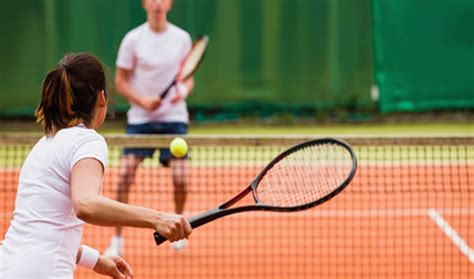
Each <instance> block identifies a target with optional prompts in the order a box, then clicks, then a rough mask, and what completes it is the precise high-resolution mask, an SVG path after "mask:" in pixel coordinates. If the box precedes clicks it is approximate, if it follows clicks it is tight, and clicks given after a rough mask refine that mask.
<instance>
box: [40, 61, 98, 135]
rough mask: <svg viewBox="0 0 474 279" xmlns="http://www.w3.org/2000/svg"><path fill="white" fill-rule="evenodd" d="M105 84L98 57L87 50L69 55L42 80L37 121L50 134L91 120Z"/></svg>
mask: <svg viewBox="0 0 474 279" xmlns="http://www.w3.org/2000/svg"><path fill="white" fill-rule="evenodd" d="M106 84H107V82H106V78H105V72H104V68H103V66H102V64H101V63H100V61H99V60H98V59H97V58H95V57H94V56H92V55H90V54H87V53H77V54H68V55H66V56H65V57H64V58H63V59H62V60H61V61H60V62H59V64H58V65H56V67H55V68H54V69H52V70H51V71H49V73H48V74H47V75H46V78H45V79H44V81H43V85H42V86H41V101H40V104H39V106H38V108H37V110H36V122H38V123H40V124H42V125H43V126H44V130H45V133H46V135H48V136H49V135H54V134H55V133H56V132H57V131H59V130H61V129H63V128H68V127H73V126H76V125H78V124H79V123H81V122H85V124H88V123H89V122H90V121H91V120H92V117H93V116H94V113H95V112H94V108H95V104H96V101H97V98H98V96H99V93H100V91H102V90H106Z"/></svg>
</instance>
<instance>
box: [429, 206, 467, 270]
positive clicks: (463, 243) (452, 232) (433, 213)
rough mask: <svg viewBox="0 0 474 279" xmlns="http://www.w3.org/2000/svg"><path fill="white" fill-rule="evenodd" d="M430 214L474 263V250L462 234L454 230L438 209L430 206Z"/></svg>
mask: <svg viewBox="0 0 474 279" xmlns="http://www.w3.org/2000/svg"><path fill="white" fill-rule="evenodd" d="M428 216H430V218H431V219H433V221H434V222H435V223H436V225H438V227H439V228H440V229H441V230H442V231H443V232H444V234H446V236H447V237H449V238H450V239H451V241H452V242H453V243H454V245H456V247H458V249H459V250H461V252H462V253H463V254H464V255H465V256H466V257H467V258H468V259H469V261H470V262H471V264H474V251H473V250H472V249H471V247H469V245H468V244H467V243H466V241H464V239H462V238H461V236H460V235H459V234H458V233H457V232H456V230H454V229H453V228H452V227H451V226H450V225H449V223H448V222H447V221H446V220H444V218H443V216H442V215H441V213H439V212H438V211H437V210H436V209H433V208H430V209H429V210H428Z"/></svg>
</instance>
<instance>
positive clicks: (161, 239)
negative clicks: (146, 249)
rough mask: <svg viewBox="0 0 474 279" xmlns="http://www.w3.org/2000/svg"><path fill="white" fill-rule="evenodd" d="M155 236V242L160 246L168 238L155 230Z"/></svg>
mask: <svg viewBox="0 0 474 279" xmlns="http://www.w3.org/2000/svg"><path fill="white" fill-rule="evenodd" d="M153 237H154V238H155V243H156V246H159V245H161V243H163V242H165V241H166V240H168V239H166V238H165V237H163V236H161V235H160V234H159V233H158V232H154V233H153Z"/></svg>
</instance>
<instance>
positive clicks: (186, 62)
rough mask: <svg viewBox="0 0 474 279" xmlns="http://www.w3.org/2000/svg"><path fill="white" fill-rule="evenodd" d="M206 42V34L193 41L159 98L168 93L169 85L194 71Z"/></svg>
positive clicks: (207, 41) (202, 55)
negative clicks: (171, 80)
mask: <svg viewBox="0 0 474 279" xmlns="http://www.w3.org/2000/svg"><path fill="white" fill-rule="evenodd" d="M208 43H209V37H208V36H207V35H203V36H200V37H199V38H198V39H197V40H196V42H194V44H193V47H192V48H191V50H190V51H189V52H188V53H187V54H186V56H185V57H184V58H183V60H181V64H180V66H179V70H178V74H177V75H176V77H175V79H174V80H173V82H172V83H171V84H170V85H169V86H168V87H166V89H165V90H163V92H162V93H161V94H160V97H161V99H163V98H165V97H166V95H168V93H169V91H170V89H171V87H173V86H175V85H176V83H177V82H178V81H180V80H185V79H187V78H189V77H191V76H192V75H194V73H196V70H197V69H198V67H199V65H200V64H201V62H202V60H203V59H204V56H205V54H206V49H207V45H208Z"/></svg>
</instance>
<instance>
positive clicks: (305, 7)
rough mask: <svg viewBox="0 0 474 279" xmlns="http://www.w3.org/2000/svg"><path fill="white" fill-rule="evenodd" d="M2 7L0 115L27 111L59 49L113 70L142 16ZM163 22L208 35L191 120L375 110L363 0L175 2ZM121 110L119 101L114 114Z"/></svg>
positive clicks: (95, 6)
mask: <svg viewBox="0 0 474 279" xmlns="http://www.w3.org/2000/svg"><path fill="white" fill-rule="evenodd" d="M3 6H4V7H3V8H2V10H1V11H0V18H1V19H0V20H1V21H2V24H1V25H0V29H1V30H2V34H4V36H5V38H7V42H6V43H3V44H2V46H1V48H2V51H1V52H0V56H1V58H0V59H1V61H2V67H1V68H0V79H1V82H0V91H1V92H2V94H0V115H3V116H11V115H13V116H18V115H19V116H32V115H33V112H34V109H35V107H36V105H37V103H38V100H39V87H40V85H41V81H42V79H43V77H44V76H45V74H46V72H47V71H48V69H50V68H51V67H53V66H54V65H55V64H56V63H57V61H59V59H60V58H61V57H62V56H63V55H64V54H65V53H67V52H77V51H88V52H91V53H93V54H95V55H97V56H98V57H99V58H100V59H102V60H103V61H104V63H105V64H106V65H107V66H108V67H109V69H110V74H111V76H113V72H114V64H115V59H116V54H117V50H118V47H119V45H120V41H121V39H122V38H123V36H124V35H125V34H126V32H128V31H129V30H130V29H131V28H133V27H135V26H138V25H139V24H141V23H142V22H144V21H145V13H144V11H143V9H142V7H141V1H139V0H134V1H129V0H100V1H97V0H81V1H79V0H36V1H8V2H7V3H5V4H4V5H3ZM169 19H170V21H171V22H173V23H175V24H176V25H178V26H180V27H182V28H183V29H185V30H187V31H188V32H189V33H190V34H191V36H192V37H193V38H196V37H197V36H198V35H200V34H203V33H205V34H208V35H209V37H210V44H209V49H208V52H207V54H206V58H205V60H204V61H203V64H202V65H201V67H200V69H199V71H198V73H197V76H196V87H195V91H194V92H193V94H192V95H191V96H190V97H189V99H188V104H189V108H190V110H191V112H194V113H195V114H196V115H197V116H199V115H201V116H203V117H208V116H209V115H210V114H212V113H222V112H227V113H228V114H229V115H227V116H224V117H232V115H235V116H236V117H242V116H243V115H248V113H256V114H257V115H262V114H263V115H265V114H266V113H267V112H268V113H272V112H285V111H289V112H301V111H306V112H310V113H314V112H318V111H321V110H323V111H334V110H368V109H372V108H373V107H374V104H373V102H372V101H371V100H370V97H369V91H370V86H371V84H372V83H373V81H372V76H373V61H372V38H371V30H372V28H371V24H372V19H371V0H357V1H340V0H199V1H196V0H176V1H174V6H173V8H172V10H171V12H170V14H169ZM111 81H112V80H111ZM127 107H128V104H127V103H126V102H125V101H124V100H122V99H120V98H119V99H118V103H117V110H118V112H124V111H126V109H127Z"/></svg>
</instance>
